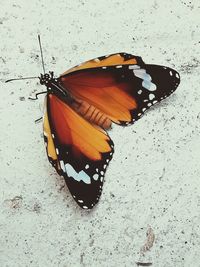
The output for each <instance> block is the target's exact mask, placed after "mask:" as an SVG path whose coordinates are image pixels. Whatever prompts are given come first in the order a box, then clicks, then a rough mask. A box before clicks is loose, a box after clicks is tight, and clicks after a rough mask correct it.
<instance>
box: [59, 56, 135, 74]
mask: <svg viewBox="0 0 200 267" xmlns="http://www.w3.org/2000/svg"><path fill="white" fill-rule="evenodd" d="M137 63H138V57H135V56H133V55H130V54H126V53H118V54H112V55H108V56H103V57H99V58H95V59H91V60H88V61H86V62H84V63H82V64H80V65H77V66H75V67H73V68H71V69H69V70H67V71H66V72H64V73H63V74H61V76H63V75H66V74H68V73H71V72H74V71H77V70H82V69H88V68H99V67H103V66H115V65H131V64H132V65H134V64H137Z"/></svg>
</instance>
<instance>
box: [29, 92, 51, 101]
mask: <svg viewBox="0 0 200 267" xmlns="http://www.w3.org/2000/svg"><path fill="white" fill-rule="evenodd" d="M46 93H47V91H44V92H40V93H37V94H35V97H34V98H33V97H29V98H28V99H30V100H37V99H38V95H42V94H46Z"/></svg>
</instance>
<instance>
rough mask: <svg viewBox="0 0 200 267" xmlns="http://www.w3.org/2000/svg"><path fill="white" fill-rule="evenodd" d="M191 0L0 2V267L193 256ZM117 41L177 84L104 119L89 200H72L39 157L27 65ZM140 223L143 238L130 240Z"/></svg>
mask: <svg viewBox="0 0 200 267" xmlns="http://www.w3.org/2000/svg"><path fill="white" fill-rule="evenodd" d="M199 13H200V3H199V1H198V0H196V1H190V2H189V1H176V0H171V1H170V0H169V1H152V0H149V1H145V0H143V1H141V0H138V1H136V0H134V1H133V0H125V1H103V0H102V1H92V0H91V1H80V0H79V1H78V0H76V1H69V0H68V1H64V0H57V1H55V0H53V1H44V0H41V1H39V0H35V1H25V0H18V1H1V10H0V14H1V15H0V32H1V42H0V50H1V54H0V65H1V69H0V79H1V83H0V85H1V94H0V112H1V115H0V125H1V131H0V162H1V168H0V179H1V187H0V188H1V189H0V192H1V194H0V197H1V199H0V205H1V212H0V266H1V267H5V266H9V267H13V266H16V267H18V266H20V267H21V266H34V267H37V266H39V267H43V266H45V267H46V266H50V267H51V266H60V267H72V266H73V267H74V266H77V267H79V266H92V267H93V266H101V267H102V266H103V267H104V266H105V267H107V266H108V267H113V266H128V267H129V266H136V263H135V262H136V261H142V262H152V263H153V266H155V267H174V266H176V267H182V266H184V267H190V266H192V267H193V266H194V267H197V266H200V239H199V238H200V229H199V228H200V227H199V223H200V215H199V212H200V197H199V195H200V182H199V179H200V164H199V160H200V136H199V128H200V127H199V122H200V108H199V107H200V102H199V101H200V88H199V75H200V66H199V62H200V52H199V51H200V31H199V23H200V18H199ZM38 33H40V34H41V36H42V42H43V46H44V54H45V62H46V67H47V69H48V70H54V71H55V72H56V74H57V75H58V74H60V73H62V72H63V71H65V70H66V69H68V68H69V67H71V66H73V65H76V64H78V63H80V62H83V61H85V60H87V59H90V58H94V57H96V56H101V55H104V54H109V53H113V52H119V51H126V52H130V53H133V54H136V55H139V56H142V57H143V60H144V61H145V62H147V63H154V64H160V65H166V66H169V67H172V68H175V69H177V70H178V71H179V73H180V75H181V78H182V79H181V84H180V86H179V88H178V90H177V91H176V92H175V94H173V95H172V96H171V97H169V98H168V99H166V100H165V101H163V102H162V103H161V104H160V105H157V106H155V107H153V108H152V109H150V111H149V112H148V113H147V114H145V116H144V117H143V118H142V119H141V120H139V121H138V122H137V123H135V124H134V125H133V126H131V127H127V128H119V127H114V128H113V129H112V131H111V132H110V135H111V137H112V139H113V141H114V143H115V148H116V151H115V154H114V158H113V160H112V162H111V164H110V166H109V169H108V171H107V174H106V182H105V185H104V190H103V194H102V198H101V200H100V203H99V205H98V206H97V208H96V209H94V210H93V211H92V212H90V213H88V212H86V211H84V210H83V211H82V210H80V209H79V208H78V207H77V205H76V203H75V202H74V201H73V200H72V198H71V196H70V194H69V192H68V190H67V188H66V187H65V186H64V181H63V180H62V179H61V178H60V177H58V175H57V174H56V173H55V171H54V170H53V169H52V167H51V166H50V164H49V163H48V161H47V157H46V153H45V149H44V144H43V139H42V136H41V134H42V125H41V124H38V125H35V123H34V120H35V119H37V118H39V117H40V116H41V113H42V105H43V104H42V103H43V97H40V100H39V101H38V102H30V101H28V100H27V98H28V96H33V95H34V92H36V91H37V92H39V91H41V90H43V89H44V88H42V87H41V86H40V85H39V84H38V82H36V81H35V80H32V81H26V82H24V81H23V82H22V81H21V82H15V83H14V82H13V83H8V84H5V83H4V81H5V80H6V79H8V78H13V77H18V76H19V75H24V76H27V75H38V74H39V73H40V72H41V60H40V57H39V49H38V42H37V34H38ZM148 225H150V226H151V227H152V229H153V231H154V234H155V243H154V244H153V247H152V248H151V250H150V251H149V252H147V253H146V254H145V256H142V255H140V248H141V247H142V246H143V244H144V242H145V239H146V231H147V228H148Z"/></svg>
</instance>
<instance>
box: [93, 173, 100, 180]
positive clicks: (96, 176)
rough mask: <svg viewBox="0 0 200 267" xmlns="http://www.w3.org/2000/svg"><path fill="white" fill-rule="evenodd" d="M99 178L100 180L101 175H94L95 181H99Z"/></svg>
mask: <svg viewBox="0 0 200 267" xmlns="http://www.w3.org/2000/svg"><path fill="white" fill-rule="evenodd" d="M98 178H99V175H98V174H97V173H95V174H94V175H93V179H94V180H95V181H97V180H98Z"/></svg>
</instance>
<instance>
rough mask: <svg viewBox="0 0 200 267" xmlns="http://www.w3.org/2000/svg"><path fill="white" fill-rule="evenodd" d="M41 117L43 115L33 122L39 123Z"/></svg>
mask: <svg viewBox="0 0 200 267" xmlns="http://www.w3.org/2000/svg"><path fill="white" fill-rule="evenodd" d="M42 118H43V117H40V118H39V119H37V120H35V123H39V122H41V121H42Z"/></svg>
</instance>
